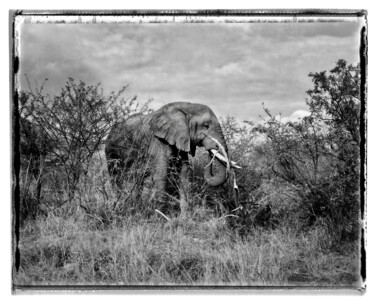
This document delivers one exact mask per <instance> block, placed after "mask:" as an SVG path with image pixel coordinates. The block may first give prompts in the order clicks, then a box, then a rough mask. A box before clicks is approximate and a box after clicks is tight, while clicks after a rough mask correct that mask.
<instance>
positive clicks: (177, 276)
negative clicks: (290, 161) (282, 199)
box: [15, 210, 359, 286]
mask: <svg viewBox="0 0 375 304" xmlns="http://www.w3.org/2000/svg"><path fill="white" fill-rule="evenodd" d="M204 213H205V211H204V210H201V216H202V215H203V214H204ZM206 216H207V219H206V220H205V221H202V218H191V219H190V220H187V221H184V222H182V221H180V220H179V219H173V220H171V221H169V222H166V221H165V220H164V219H162V218H160V217H154V218H151V219H149V220H148V221H146V220H143V221H141V222H139V221H138V220H132V219H124V222H123V225H121V226H117V227H116V226H112V227H107V228H105V229H98V228H94V225H90V223H88V219H87V217H86V216H85V215H84V214H80V215H77V217H76V218H61V217H56V216H53V215H49V216H48V217H47V218H43V219H42V218H40V219H37V220H35V221H33V222H29V223H28V224H27V225H26V226H25V227H24V228H23V229H22V234H21V243H20V248H21V257H22V258H21V269H20V271H19V273H18V275H17V277H16V280H15V283H17V284H66V285H69V284H120V285H148V284H156V285H158V284H161V285H169V284H183V285H184V284H189V285H223V284H225V285H248V286H256V285H261V286H284V285H306V286H357V285H358V284H359V278H358V275H357V274H358V265H357V263H356V261H358V257H357V256H355V255H354V256H353V254H352V253H351V254H343V253H341V254H339V253H334V252H325V251H324V250H322V245H321V241H322V240H321V237H322V236H321V235H320V232H319V231H311V232H310V233H307V234H306V235H296V234H295V232H293V231H291V230H283V229H278V230H264V229H254V230H253V231H252V232H251V233H250V234H249V235H247V236H246V237H245V238H243V237H240V236H238V235H236V233H235V232H233V231H232V230H230V229H229V228H228V227H227V225H226V223H225V221H224V220H217V219H215V218H213V217H211V216H210V215H209V214H206ZM89 222H90V220H89ZM91 224H92V223H91Z"/></svg>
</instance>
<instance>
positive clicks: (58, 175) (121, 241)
mask: <svg viewBox="0 0 375 304" xmlns="http://www.w3.org/2000/svg"><path fill="white" fill-rule="evenodd" d="M309 76H310V77H311V80H312V88H311V89H310V90H308V91H307V95H308V98H307V105H308V107H309V110H310V114H309V115H308V116H306V117H303V118H301V119H299V120H298V121H287V122H285V121H284V120H283V119H282V117H281V116H280V115H274V114H273V113H272V109H268V108H266V106H265V107H264V110H265V115H264V117H263V119H262V121H261V122H260V123H254V122H250V121H245V122H243V123H239V122H238V121H237V120H236V119H235V118H233V117H225V118H222V119H221V124H222V129H223V131H224V133H225V137H226V140H227V143H228V146H229V152H230V158H231V159H232V160H234V161H236V162H237V163H238V164H239V165H240V166H241V167H242V169H241V170H237V169H236V172H235V173H236V175H235V178H236V183H237V184H238V196H239V205H234V204H233V195H234V192H235V190H234V188H233V182H234V181H233V177H232V178H231V179H230V180H229V181H228V182H227V183H226V184H225V186H224V187H221V188H218V189H214V188H209V187H207V186H206V185H205V183H204V180H203V166H204V164H206V163H207V160H206V159H205V158H206V157H207V156H206V154H205V153H204V151H197V155H196V157H195V158H193V159H192V160H191V166H192V174H191V189H190V195H189V200H190V210H189V216H188V218H187V219H184V220H181V219H180V218H179V217H178V212H179V210H178V206H179V203H178V198H174V197H171V198H170V199H169V200H168V201H165V202H163V204H164V205H163V210H167V212H165V216H166V217H168V220H167V219H166V218H165V217H163V216H162V215H160V214H158V213H156V212H155V210H154V209H151V207H150V206H148V205H147V204H142V203H141V202H140V201H138V200H137V196H136V193H137V191H138V190H137V181H136V180H134V178H135V176H136V175H135V174H134V172H124V177H123V178H124V180H126V181H127V182H126V183H124V187H123V189H117V188H116V187H114V185H113V184H112V183H111V179H110V177H109V175H108V171H107V164H106V160H105V157H104V153H103V144H104V142H105V138H106V136H107V134H108V131H109V130H110V128H111V127H112V126H113V125H114V124H116V123H118V122H120V121H122V120H123V119H126V118H127V117H129V116H130V115H132V114H134V113H138V112H147V111H150V110H149V108H148V106H147V104H146V106H142V107H140V106H139V104H138V103H137V100H136V97H133V98H126V97H125V93H126V87H124V88H123V89H122V90H120V91H119V92H117V93H111V94H109V95H105V94H104V93H103V90H102V89H101V87H100V85H96V86H90V85H87V84H85V83H83V82H78V83H77V82H76V81H74V80H73V79H69V80H68V81H67V83H66V85H65V87H64V88H62V90H61V92H60V93H59V94H57V95H55V96H50V95H48V94H45V93H44V92H43V86H42V87H41V88H36V89H34V88H31V86H30V87H29V89H27V90H24V91H22V92H21V93H20V96H19V104H18V107H19V124H20V142H19V145H18V147H16V148H19V149H20V170H19V172H15V173H16V174H19V183H20V199H19V202H17V203H16V205H15V206H16V209H17V211H19V212H16V213H15V215H17V216H18V217H19V225H18V228H17V229H18V230H19V231H17V233H19V234H18V235H19V244H18V246H19V249H20V256H21V259H20V264H19V267H18V270H15V271H14V273H13V282H14V283H15V284H20V285H33V284H36V285H44V284H46V285H50V284H53V285H59V284H63V285H70V284H74V285H77V284H86V285H87V284H94V285H100V284H106V285H108V284H118V285H176V284H177V285H187V284H188V285H244V286H345V287H355V288H358V287H360V286H361V277H360V236H361V228H362V226H361V225H362V224H361V223H362V222H361V212H360V211H361V210H360V195H363V194H361V193H360V144H361V136H360V110H361V104H360V91H359V86H360V74H359V66H354V65H350V64H348V63H346V62H345V61H344V60H339V61H338V62H337V64H336V66H335V67H334V68H333V69H332V70H331V71H329V72H318V73H311V74H310V75H309ZM16 171H18V170H16ZM166 206H167V208H166ZM160 209H161V208H160Z"/></svg>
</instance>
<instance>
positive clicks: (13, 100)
mask: <svg viewBox="0 0 375 304" xmlns="http://www.w3.org/2000/svg"><path fill="white" fill-rule="evenodd" d="M19 16H23V17H32V16H35V17H37V16H41V17H42V16H61V17H62V18H64V17H65V16H77V17H79V16H87V17H88V16H93V17H94V16H124V17H125V16H138V17H151V16H160V17H201V18H204V17H293V19H294V20H296V19H297V18H298V17H322V18H326V17H343V18H346V17H357V18H363V21H364V22H363V23H364V25H363V27H362V28H361V31H360V47H359V58H360V68H361V71H360V75H361V84H360V102H361V111H360V136H361V137H360V138H361V144H360V157H361V159H360V206H361V208H360V209H361V217H360V219H359V221H360V224H361V240H360V243H361V248H360V265H361V267H360V275H361V277H362V282H363V283H362V287H361V288H359V289H357V288H355V287H345V286H344V287H306V286H285V287H281V286H190V285H186V286H181V285H179V286H162V285H160V286H147V285H143V286H140V285H128V286H112V285H107V286H106V285H100V286H98V285H97V286H95V285H76V286H69V285H39V286H38V285H17V284H14V283H13V278H14V274H15V272H17V271H18V268H19V265H20V258H21V257H20V251H19V248H18V243H19V224H20V223H19V212H20V186H19V170H20V152H19V149H18V147H19V141H20V134H19V133H20V126H19V113H18V91H17V90H18V87H17V82H16V79H17V73H18V72H19V58H18V56H16V55H15V54H16V49H17V46H16V39H15V37H16V18H17V17H19ZM367 27H368V19H367V11H366V10H363V9H362V10H351V9H344V10H340V9H328V10H327V9H302V10H299V9H287V10H280V9H275V10H273V9H272V10H269V9H267V10H262V9H259V10H246V9H238V10H215V9H213V10H173V9H171V10H10V11H9V64H10V74H9V83H10V85H9V89H10V90H9V95H10V121H11V130H12V131H11V159H10V162H11V172H12V177H11V178H12V180H11V204H12V205H11V210H12V211H11V214H12V220H11V225H12V227H11V234H12V247H11V248H12V249H11V250H12V253H11V256H12V265H11V271H12V283H11V290H12V294H36V293H37V294H62V293H65V294H66V293H80V294H81V293H82V292H83V293H92V292H95V293H101V294H102V293H107V294H134V293H137V294H146V293H147V294H149V293H150V292H151V293H153V294H165V293H168V294H186V293H190V294H191V293H195V294H202V293H203V294H231V293H234V292H235V293H236V294H266V293H272V294H274V295H277V294H285V293H287V294H320V295H321V294H329V295H332V294H336V295H337V294H346V295H348V294H356V295H358V294H363V293H365V291H366V245H367V236H366V232H367V217H366V216H367V206H366V204H367V138H368V131H367V90H368V89H367V87H368V84H367V75H368V36H367V35H368V28H367Z"/></svg>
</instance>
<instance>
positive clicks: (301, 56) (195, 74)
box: [18, 18, 361, 121]
mask: <svg viewBox="0 0 375 304" xmlns="http://www.w3.org/2000/svg"><path fill="white" fill-rule="evenodd" d="M291 20H292V19H288V20H284V19H279V20H277V21H278V22H270V21H275V20H261V22H260V21H259V20H258V21H256V20H250V21H252V22H248V21H249V20H247V21H245V22H238V20H237V22H236V23H233V22H230V23H223V22H219V21H215V22H209V23H208V22H200V23H197V22H194V23H192V22H176V21H175V22H173V20H172V19H170V20H168V22H164V23H149V22H142V23H140V22H139V20H137V21H132V22H130V23H129V22H126V23H124V22H119V21H118V20H116V21H113V20H112V21H111V20H110V21H108V20H106V21H105V22H104V23H99V22H97V23H92V21H88V22H87V21H86V22H87V23H70V22H69V20H65V21H67V22H66V23H56V22H52V23H47V22H50V21H45V19H43V20H39V22H40V23H35V22H33V21H32V22H23V23H21V24H20V27H19V31H18V33H19V39H20V40H19V41H20V44H19V45H20V49H19V50H20V73H19V75H20V80H19V81H20V85H21V88H22V89H27V85H26V77H25V76H24V75H25V74H26V75H27V76H28V78H29V80H31V83H32V84H34V83H35V81H37V82H38V83H39V84H41V83H42V82H43V80H44V79H45V78H48V81H47V83H46V85H45V87H46V90H48V91H50V92H52V93H54V92H55V93H56V94H57V93H58V92H59V91H60V89H61V87H63V86H64V84H65V82H66V81H67V79H68V77H72V78H74V79H75V80H77V81H78V80H82V81H84V82H85V83H86V84H97V83H101V86H102V87H103V89H104V92H105V93H110V92H111V91H118V90H120V89H121V87H122V86H123V85H129V88H128V89H127V91H126V96H129V97H132V96H134V95H137V97H138V101H140V102H146V101H147V100H149V99H152V100H153V101H152V103H151V107H152V108H154V109H157V108H159V107H160V106H162V105H164V104H167V103H169V102H173V101H189V102H196V103H203V104H206V105H208V106H210V107H211V108H212V110H213V111H214V112H215V113H216V114H217V116H221V117H224V116H227V115H229V116H233V117H235V118H237V119H238V120H239V121H244V120H251V121H259V120H260V116H263V117H265V116H266V114H265V112H264V110H263V106H262V103H264V106H265V107H267V108H268V109H270V110H271V112H272V113H274V114H279V113H281V115H282V117H283V118H284V119H285V120H288V119H289V120H296V119H298V118H299V117H301V116H304V115H307V114H308V112H307V110H308V107H307V106H306V103H305V100H306V98H307V94H306V91H307V90H308V89H310V88H312V82H311V79H310V78H309V77H308V74H309V73H310V72H320V71H323V70H327V71H329V70H330V69H332V68H333V67H334V66H335V63H336V61H337V60H338V59H345V60H347V61H348V62H349V63H353V64H356V63H358V62H359V33H360V28H361V23H360V21H358V20H357V19H353V18H350V19H349V18H347V19H344V21H343V20H341V22H335V21H333V19H332V18H331V19H329V20H320V21H317V20H316V19H314V20H309V19H305V20H303V21H300V20H299V21H298V22H285V21H291ZM128 21H129V20H128ZM265 21H266V22H265ZM281 21H284V22H281ZM306 21H309V22H306ZM327 21H330V22H327ZM81 22H82V20H81Z"/></svg>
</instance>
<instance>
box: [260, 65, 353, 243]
mask: <svg viewBox="0 0 375 304" xmlns="http://www.w3.org/2000/svg"><path fill="white" fill-rule="evenodd" d="M309 76H310V77H311V79H312V82H313V84H314V88H313V89H311V90H309V91H307V94H308V96H309V99H308V100H307V105H308V106H309V108H310V112H311V114H310V115H308V116H306V117H304V118H303V119H300V120H299V121H297V122H286V123H283V122H282V121H281V119H280V117H278V116H273V115H272V114H271V112H270V111H269V110H268V109H265V112H266V113H267V115H268V119H267V120H265V122H264V123H263V124H261V125H259V126H257V127H256V128H255V129H254V131H256V132H258V133H262V134H265V135H266V136H267V138H268V140H267V143H266V144H265V149H266V151H267V155H268V156H269V167H270V169H271V170H272V171H273V173H274V174H275V176H277V177H278V178H280V179H282V180H283V181H285V182H286V183H288V184H289V185H292V186H293V188H294V189H295V191H296V192H297V193H298V196H299V197H300V199H301V203H302V206H301V207H302V210H304V215H305V218H307V219H308V224H312V223H314V222H315V220H317V219H318V218H323V219H325V221H326V223H329V225H330V226H331V227H333V228H335V231H336V232H337V240H342V239H347V238H348V237H352V238H353V237H355V236H356V235H357V231H358V230H357V228H358V208H359V193H358V192H359V144H360V134H359V122H360V116H359V113H360V103H359V82H360V77H359V65H357V66H353V65H348V64H347V63H346V62H345V60H338V61H337V64H336V67H335V68H334V69H332V70H331V71H330V72H329V74H327V72H325V71H324V72H320V73H310V74H309Z"/></svg>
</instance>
